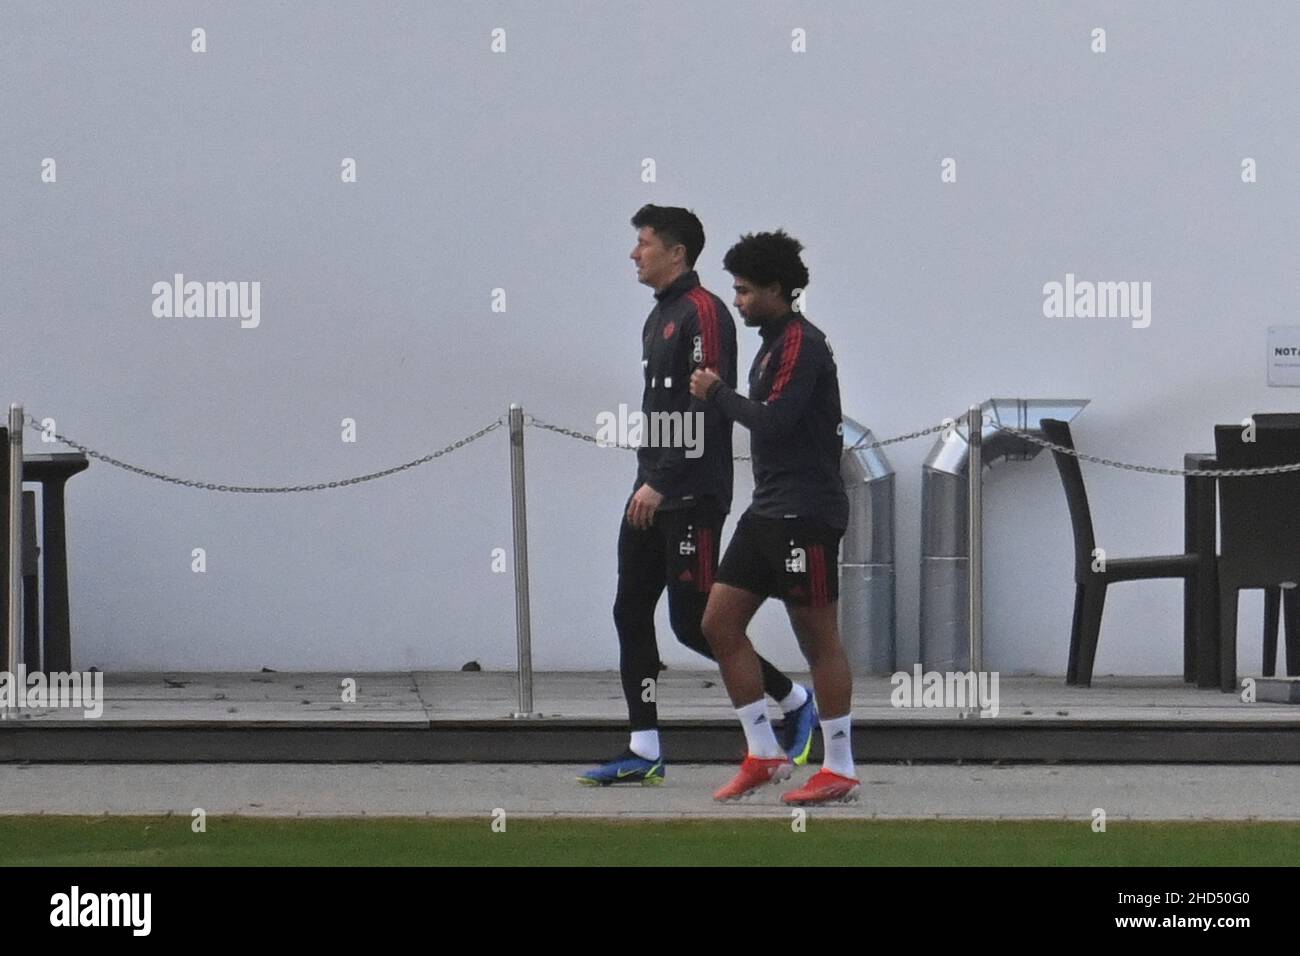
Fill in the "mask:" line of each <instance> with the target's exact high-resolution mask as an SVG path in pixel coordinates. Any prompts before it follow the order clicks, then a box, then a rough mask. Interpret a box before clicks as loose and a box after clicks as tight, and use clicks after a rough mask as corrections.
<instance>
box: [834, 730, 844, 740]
mask: <svg viewBox="0 0 1300 956" xmlns="http://www.w3.org/2000/svg"><path fill="white" fill-rule="evenodd" d="M843 739H844V731H842V730H837V731H835V736H834V737H832V738H831V740H843Z"/></svg>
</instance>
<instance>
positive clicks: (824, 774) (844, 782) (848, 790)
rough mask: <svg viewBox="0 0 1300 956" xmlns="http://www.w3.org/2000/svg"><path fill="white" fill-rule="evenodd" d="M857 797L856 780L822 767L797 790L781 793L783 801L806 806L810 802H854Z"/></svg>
mask: <svg viewBox="0 0 1300 956" xmlns="http://www.w3.org/2000/svg"><path fill="white" fill-rule="evenodd" d="M857 799H858V781H857V780H855V779H854V778H853V777H841V776H840V775H839V774H838V773H833V772H831V771H830V770H827V769H826V768H825V767H823V768H822V769H821V770H818V771H817V772H816V773H815V774H813V775H812V779H810V780H809V781H808V782H807V783H805V784H804V785H803V786H802V787H800V788H799V789H798V790H791V791H790V792H789V793H785V794H782V795H781V801H782V802H783V803H791V804H797V805H799V806H807V805H808V804H812V803H854V802H856V801H857Z"/></svg>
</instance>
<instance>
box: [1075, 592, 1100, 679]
mask: <svg viewBox="0 0 1300 956" xmlns="http://www.w3.org/2000/svg"><path fill="white" fill-rule="evenodd" d="M1105 607H1106V584H1105V582H1102V581H1098V582H1096V583H1089V584H1087V585H1084V589H1083V612H1082V615H1081V620H1080V634H1079V669H1078V672H1077V673H1076V674H1075V678H1076V680H1075V683H1077V684H1078V685H1079V686H1080V687H1091V686H1092V664H1093V661H1094V660H1095V659H1096V657H1097V639H1098V637H1099V636H1100V635H1101V613H1102V611H1103V610H1104V609H1105Z"/></svg>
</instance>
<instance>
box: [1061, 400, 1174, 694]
mask: <svg viewBox="0 0 1300 956" xmlns="http://www.w3.org/2000/svg"><path fill="white" fill-rule="evenodd" d="M1042 424H1043V434H1044V435H1045V436H1046V437H1047V440H1048V441H1050V442H1053V443H1055V444H1057V445H1063V446H1065V447H1066V448H1074V439H1073V438H1071V436H1070V426H1069V425H1067V424H1066V423H1065V422H1063V421H1058V420H1057V419H1054V418H1045V419H1043V423H1042ZM1052 456H1053V457H1054V458H1055V459H1056V469H1057V471H1058V472H1060V474H1061V484H1062V486H1064V488H1065V501H1066V504H1067V505H1068V506H1069V508H1070V525H1071V527H1072V528H1073V530H1074V584H1075V593H1074V621H1073V623H1072V624H1071V625H1070V659H1069V664H1068V666H1067V668H1066V672H1065V682H1066V683H1067V684H1075V685H1078V686H1080V687H1090V686H1092V665H1093V661H1094V660H1095V659H1096V657H1097V639H1098V637H1099V635H1100V633H1101V615H1102V611H1103V609H1104V608H1105V606H1106V588H1108V587H1109V586H1110V585H1112V584H1118V583H1119V582H1121V581H1147V580H1155V579H1158V578H1182V579H1184V580H1186V579H1188V578H1194V577H1195V576H1196V564H1197V561H1198V556H1197V555H1195V554H1160V555H1151V556H1147V557H1140V558H1112V557H1110V556H1109V555H1107V556H1106V560H1105V563H1104V566H1103V569H1102V570H1097V571H1094V570H1093V569H1092V566H1093V561H1094V558H1093V550H1094V549H1095V548H1096V546H1097V542H1096V538H1095V537H1094V536H1093V530H1092V511H1091V510H1090V509H1089V508H1088V491H1087V489H1086V488H1085V487H1084V484H1083V471H1082V469H1080V467H1079V459H1078V458H1075V457H1074V456H1073V455H1068V454H1066V453H1065V452H1060V451H1053V452H1052Z"/></svg>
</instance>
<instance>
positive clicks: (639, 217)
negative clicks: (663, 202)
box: [632, 203, 704, 269]
mask: <svg viewBox="0 0 1300 956" xmlns="http://www.w3.org/2000/svg"><path fill="white" fill-rule="evenodd" d="M632 226H633V228H635V229H640V228H642V227H643V226H649V227H650V228H651V229H653V230H654V231H655V235H656V236H658V237H659V238H660V239H661V240H662V241H663V244H664V245H665V246H667V247H668V248H669V249H671V248H672V247H673V246H685V247H686V265H687V267H688V268H690V269H694V268H695V260H696V259H698V258H699V257H700V253H701V252H703V251H704V226H703V225H702V224H701V223H700V220H699V217H698V216H696V215H695V213H693V212H691V211H690V210H689V209H683V208H681V207H680V206H656V205H654V204H653V203H647V204H646V205H644V206H642V207H641V208H640V209H638V210H637V211H636V215H635V216H633V217H632Z"/></svg>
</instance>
